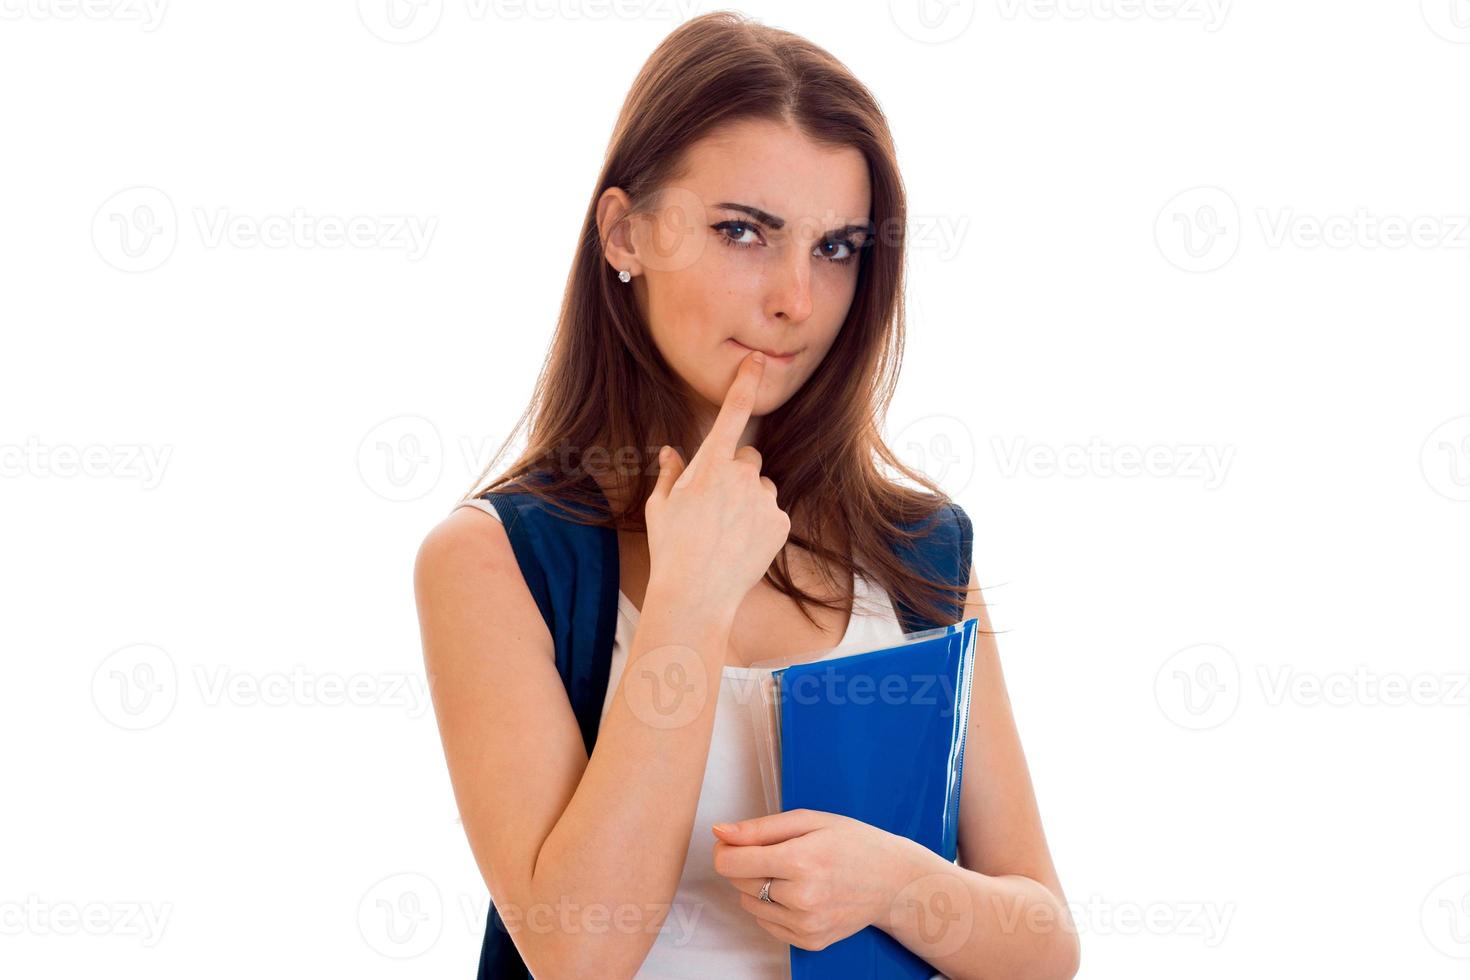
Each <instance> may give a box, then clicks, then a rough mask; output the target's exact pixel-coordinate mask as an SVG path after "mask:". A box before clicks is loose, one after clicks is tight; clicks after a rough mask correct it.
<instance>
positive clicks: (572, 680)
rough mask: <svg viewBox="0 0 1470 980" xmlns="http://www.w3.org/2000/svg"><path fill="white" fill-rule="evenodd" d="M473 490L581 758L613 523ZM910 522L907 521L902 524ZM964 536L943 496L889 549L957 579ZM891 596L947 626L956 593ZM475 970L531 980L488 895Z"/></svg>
mask: <svg viewBox="0 0 1470 980" xmlns="http://www.w3.org/2000/svg"><path fill="white" fill-rule="evenodd" d="M480 496H481V497H483V498H484V499H485V500H488V501H490V503H491V504H493V505H494V506H495V510H496V513H498V514H499V515H500V517H501V519H502V522H503V523H504V525H505V533H506V536H507V537H508V538H509V539H510V545H511V549H512V550H513V551H514V552H515V556H516V562H517V564H519V566H520V570H521V574H522V576H524V578H525V580H526V585H527V586H528V587H529V588H530V591H531V595H532V596H533V597H534V598H535V600H536V606H537V607H538V608H539V609H540V610H541V616H542V618H543V619H545V620H546V628H547V629H548V630H550V632H551V639H552V642H553V643H554V644H555V648H556V669H557V672H558V673H559V674H560V675H561V682H562V685H563V686H564V687H565V688H566V691H567V698H568V699H569V700H570V701H571V704H572V711H573V713H574V714H575V715H576V717H577V724H578V725H579V726H580V728H581V729H582V742H583V744H584V745H585V746H586V748H587V755H588V757H589V758H590V757H591V755H592V747H593V745H594V744H595V743H596V742H597V726H598V723H599V722H600V721H601V720H602V702H603V699H604V698H605V696H606V694H607V684H608V678H609V675H610V674H611V671H612V648H613V634H614V630H615V629H616V627H617V615H618V585H619V571H620V569H619V565H618V536H617V532H616V531H614V530H613V529H612V528H606V527H592V526H589V525H585V524H577V523H576V522H574V521H571V520H567V519H566V518H565V517H562V516H560V515H558V514H557V513H556V512H555V511H554V510H552V509H548V508H547V506H546V505H545V504H543V503H542V502H541V501H540V500H538V499H537V498H536V497H535V496H533V495H531V494H528V493H515V492H510V493H505V492H495V491H492V492H488V493H484V494H481V495H480ZM567 506H568V507H569V508H570V505H567ZM919 526H920V525H919V524H913V525H908V526H907V527H906V530H917V529H918V528H919ZM971 542H972V531H971V526H970V519H969V517H968V516H967V515H966V514H965V512H964V509H963V508H961V507H960V505H959V504H956V503H951V504H949V505H947V506H946V507H944V508H941V509H940V511H939V515H938V519H937V520H936V521H935V522H934V523H933V525H932V526H931V527H930V528H929V529H928V530H927V532H926V533H925V534H924V536H923V537H919V538H916V539H914V540H913V541H903V542H899V543H898V544H897V545H896V547H895V551H894V554H895V555H896V556H898V557H899V559H900V560H901V561H903V563H904V564H905V566H906V567H908V568H910V569H913V570H914V571H915V572H918V573H919V574H924V575H928V576H930V577H932V578H937V579H940V580H942V581H945V582H950V583H952V584H954V585H956V586H959V587H963V586H964V585H966V584H968V582H969V580H970V553H971ZM894 602H895V606H894V611H895V612H896V613H897V614H898V620H899V623H900V624H901V625H902V627H903V631H904V632H905V633H912V632H915V631H917V630H922V629H930V628H933V627H937V626H948V625H950V624H951V623H955V622H958V621H959V619H960V616H961V614H962V613H963V612H964V605H963V603H960V602H955V603H953V604H952V606H951V608H952V609H953V614H952V615H951V616H950V617H949V618H948V619H945V620H941V621H933V620H929V619H926V618H923V617H921V616H920V615H919V614H918V613H917V612H916V611H915V610H914V609H912V608H911V607H910V606H909V605H908V604H907V603H905V602H903V601H901V600H899V599H898V598H897V597H894ZM478 978H479V980H534V978H532V977H531V974H530V971H529V970H528V969H527V968H526V964H525V961H524V960H522V959H521V955H520V952H519V951H518V950H517V949H516V947H515V943H514V942H513V941H512V940H511V938H510V932H509V931H508V929H507V927H506V924H505V920H504V919H502V918H501V917H500V912H499V910H497V909H496V908H495V905H494V902H493V901H492V903H491V905H490V915H489V920H488V922H487V923H486V925H485V940H484V943H483V945H482V946H481V949H480V969H479V973H478Z"/></svg>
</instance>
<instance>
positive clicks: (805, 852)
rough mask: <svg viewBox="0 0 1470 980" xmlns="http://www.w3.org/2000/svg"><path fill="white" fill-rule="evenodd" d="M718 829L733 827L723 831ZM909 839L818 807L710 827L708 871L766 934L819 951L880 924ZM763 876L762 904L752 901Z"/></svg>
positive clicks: (899, 880)
mask: <svg viewBox="0 0 1470 980" xmlns="http://www.w3.org/2000/svg"><path fill="white" fill-rule="evenodd" d="M723 827H730V828H732V829H731V830H729V831H725V830H722V829H721V828H723ZM912 845H913V842H912V841H910V840H908V839H906V838H903V837H899V836H898V835H896V834H890V833H889V832H888V831H886V830H880V829H878V828H877V827H874V826H873V825H872V824H867V823H863V822H862V821H861V820H854V819H852V818H851V817H844V816H842V815H840V814H836V813H826V812H823V811H821V810H787V811H784V812H782V813H775V814H772V815H770V816H767V817H753V818H751V819H749V820H741V821H738V822H737V823H733V824H715V855H714V865H715V871H717V872H718V873H719V874H721V875H724V876H725V877H726V878H727V879H729V881H730V884H732V885H734V886H735V888H737V889H738V890H739V891H740V892H741V895H740V904H741V906H742V907H743V908H744V909H745V910H746V911H747V912H749V913H751V914H752V915H754V916H755V917H756V922H757V923H758V924H759V925H760V927H761V928H762V929H764V930H766V932H769V933H770V934H771V935H773V936H775V937H776V938H778V939H780V940H782V941H783V942H787V943H790V944H791V945H792V946H797V947H800V948H801V949H811V950H817V949H825V948H826V947H828V946H830V945H832V944H833V943H835V942H837V941H838V940H839V939H846V938H847V937H848V936H851V935H852V934H853V933H855V932H858V931H860V930H861V929H863V928H865V927H867V926H870V925H873V924H875V923H879V922H887V921H888V917H889V913H890V908H891V906H892V904H893V901H894V898H895V896H896V895H897V894H898V893H899V891H900V890H901V889H902V888H903V886H904V884H906V882H907V878H906V875H905V872H906V869H907V868H908V867H909V864H908V860H907V857H906V848H907V847H909V846H912ZM767 878H774V879H775V880H774V881H772V882H771V890H770V893H769V894H770V898H771V901H769V902H762V901H761V900H760V899H759V898H757V896H758V895H759V894H760V890H761V886H762V885H764V884H765V882H766V879H767Z"/></svg>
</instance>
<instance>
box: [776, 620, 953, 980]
mask: <svg viewBox="0 0 1470 980" xmlns="http://www.w3.org/2000/svg"><path fill="white" fill-rule="evenodd" d="M978 629H979V620H978V619H968V620H965V621H964V622H962V623H956V624H954V625H952V626H944V627H939V628H937V629H930V630H923V631H921V632H917V633H911V634H906V640H905V642H903V643H901V644H899V645H896V646H892V647H886V648H884V649H881V650H873V651H869V652H866V653H857V654H852V655H849V656H842V657H837V658H835V659H828V660H819V661H816V662H813V663H806V664H798V665H793V666H790V667H783V668H780V669H778V670H775V671H773V672H772V678H773V681H774V684H775V689H776V695H777V711H776V717H777V720H778V728H779V740H780V746H781V759H780V765H781V806H782V808H783V809H787V810H795V809H801V808H806V809H812V810H825V811H827V812H829V813H840V814H843V815H844V816H848V817H852V818H854V819H856V820H861V821H863V822H864V823H869V824H872V825H873V826H875V827H880V828H882V829H883V830H887V831H889V832H890V833H894V834H898V835H901V836H903V837H907V838H909V839H910V840H914V841H918V842H919V843H920V844H923V845H924V846H925V847H927V848H929V849H930V850H931V851H934V852H935V853H937V854H939V855H941V856H943V857H944V858H946V859H947V860H950V861H953V860H955V857H956V853H957V846H958V832H959V827H958V822H959V807H960V775H961V770H962V768H963V766H964V753H965V730H966V728H967V725H968V721H969V716H970V682H971V677H972V676H973V671H974V659H975V637H976V634H977V632H978ZM937 972H938V971H936V970H935V969H934V968H933V967H931V966H930V965H929V964H928V963H926V962H925V961H924V960H923V959H921V958H920V957H918V956H916V955H915V954H914V953H912V952H911V951H909V949H908V948H907V947H905V946H904V945H903V944H902V943H900V942H898V940H896V939H894V938H893V937H892V936H890V935H888V933H886V932H884V931H883V930H882V929H879V928H878V927H877V926H868V927H866V928H865V929H862V930H860V931H858V932H855V933H853V934H852V935H851V936H848V937H847V938H846V939H842V940H840V941H838V942H835V943H833V944H832V945H830V946H828V947H827V948H826V949H822V950H809V949H801V948H800V947H797V946H792V947H791V977H792V980H828V978H842V980H907V978H910V977H912V978H914V980H929V978H931V977H933V976H935V975H937Z"/></svg>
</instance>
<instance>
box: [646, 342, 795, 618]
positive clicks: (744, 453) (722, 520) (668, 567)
mask: <svg viewBox="0 0 1470 980" xmlns="http://www.w3.org/2000/svg"><path fill="white" fill-rule="evenodd" d="M764 373H765V364H764V358H763V357H760V358H758V355H757V354H756V353H754V352H752V353H751V354H747V355H746V357H745V359H744V360H743V361H741V362H740V367H739V369H738V370H737V371H736V372H735V380H734V381H733V382H732V383H731V384H730V388H729V390H728V391H726V392H725V401H724V403H723V404H722V405H721V406H720V412H719V415H718V416H716V418H715V421H714V425H713V426H712V427H711V428H710V431H709V434H708V435H707V436H705V438H704V442H703V443H702V444H701V445H700V447H699V449H698V451H696V452H695V454H694V458H693V459H691V460H690V461H689V463H688V465H685V463H684V460H683V458H682V457H681V456H680V455H679V452H678V450H676V449H674V448H673V447H666V448H665V449H664V450H663V453H662V455H661V457H660V464H659V474H658V484H657V485H656V486H655V487H654V488H653V492H652V493H651V494H650V495H649V497H648V501H647V502H646V504H645V505H644V519H645V521H646V523H647V525H648V554H649V582H650V584H652V583H654V582H658V583H661V585H662V586H663V587H665V588H672V589H675V590H678V591H680V592H682V593H684V594H686V595H690V596H691V598H693V599H695V600H697V601H698V602H700V603H701V604H703V603H712V604H713V606H712V608H715V609H719V610H722V611H725V612H728V613H729V614H730V615H731V616H733V615H734V613H735V610H736V609H738V608H739V607H740V603H741V602H742V601H743V600H744V598H745V594H746V593H747V592H749V591H750V590H751V589H752V588H753V587H754V586H755V585H756V583H758V582H759V581H760V580H761V579H762V578H763V577H764V576H765V574H766V571H767V569H769V568H770V566H771V562H772V561H773V560H775V557H776V555H778V554H780V552H781V549H782V548H783V547H784V546H785V544H786V538H787V535H788V534H790V532H791V519H790V518H789V517H788V516H787V515H786V512H785V511H783V510H781V508H780V507H778V506H776V484H775V483H773V482H771V479H770V478H769V477H766V476H762V475H761V454H760V452H759V451H758V450H756V448H755V447H754V446H739V440H740V436H741V434H742V433H743V432H744V431H745V426H746V423H747V422H748V421H749V419H750V413H751V411H752V409H754V407H755V393H756V388H757V387H759V385H760V381H761V376H762V375H763V374H764ZM737 447H738V448H737Z"/></svg>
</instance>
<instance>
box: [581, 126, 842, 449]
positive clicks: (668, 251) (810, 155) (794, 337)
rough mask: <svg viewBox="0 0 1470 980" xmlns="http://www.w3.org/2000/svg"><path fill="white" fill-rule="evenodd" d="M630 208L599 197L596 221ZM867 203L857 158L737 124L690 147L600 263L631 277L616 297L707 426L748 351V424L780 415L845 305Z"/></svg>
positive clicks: (783, 131) (785, 132)
mask: <svg viewBox="0 0 1470 980" xmlns="http://www.w3.org/2000/svg"><path fill="white" fill-rule="evenodd" d="M626 202H627V196H626V194H624V193H623V191H622V190H621V189H619V188H612V189H610V190H608V191H607V192H606V193H605V194H604V196H603V199H602V201H601V202H600V204H599V211H598V218H599V221H602V220H603V216H604V214H606V215H607V216H608V217H609V218H611V219H613V220H615V219H616V217H617V216H618V215H620V214H621V209H620V208H619V207H618V204H619V203H621V204H622V205H623V207H626ZM869 203H870V199H869V184H868V168H867V163H866V161H865V160H864V159H863V156H862V154H861V153H859V152H858V151H857V150H855V149H852V148H851V147H842V148H837V149H834V148H830V147H822V146H819V145H818V144H816V143H813V142H811V141H810V140H809V139H807V138H806V137H805V136H803V135H801V134H800V133H799V132H797V131H796V130H795V129H793V128H791V127H789V126H786V125H782V124H777V123H772V122H766V121H754V120H746V121H742V122H739V123H734V124H731V125H729V126H727V127H724V128H723V129H721V130H718V131H716V132H714V133H712V134H710V135H709V136H707V137H706V138H705V139H703V140H701V141H700V142H699V143H697V144H695V145H694V146H692V147H691V148H690V150H689V153H688V156H687V160H686V166H685V173H684V174H683V176H681V177H679V178H678V179H677V180H675V181H674V185H673V186H672V187H671V188H668V189H667V190H666V192H665V195H664V197H663V199H662V200H661V201H660V203H659V209H658V211H657V212H655V214H653V215H651V216H646V217H645V216H635V218H634V219H633V220H632V221H631V222H629V223H627V224H626V225H625V226H624V227H625V229H626V231H624V230H622V229H620V230H619V233H618V234H615V235H614V236H613V237H612V239H611V240H610V241H609V244H608V248H607V258H608V261H609V262H610V263H612V265H613V267H614V268H615V269H628V270H630V271H631V272H632V274H633V277H634V278H633V279H632V281H631V282H630V283H629V284H628V286H625V287H622V288H632V289H634V290H635V293H636V298H637V301H638V306H639V309H640V310H641V311H642V313H643V316H644V320H645V322H647V323H648V325H649V329H650V330H651V332H652V334H653V341H654V343H655V344H656V345H657V347H658V349H659V352H660V353H661V354H662V355H663V357H664V360H665V361H667V362H668V363H669V365H670V366H671V367H672V368H673V370H674V371H675V372H676V373H677V374H678V375H679V377H680V379H681V380H682V381H683V382H684V383H685V385H686V386H687V388H688V391H689V393H690V395H691V396H692V397H693V399H694V402H693V407H694V410H695V412H696V414H697V415H698V416H699V417H700V418H701V420H702V421H703V422H704V423H705V425H706V426H707V425H708V423H709V422H710V421H712V420H713V417H714V413H715V412H716V411H717V410H718V407H719V405H720V403H721V402H722V401H723V400H724V397H725V391H726V389H727V388H729V386H730V383H731V382H732V381H733V380H734V378H735V372H736V370H737V369H738V368H739V366H740V362H741V360H742V359H743V358H745V357H746V355H747V354H749V353H750V351H751V350H752V349H758V350H763V351H765V352H766V353H767V355H768V356H767V358H766V367H765V374H764V376H763V378H762V380H761V385H760V390H759V393H758V394H757V396H756V404H755V409H754V412H753V413H752V415H753V416H759V415H763V414H766V413H768V412H770V411H772V410H774V409H776V408H777V407H779V406H780V405H781V404H782V403H783V402H785V401H786V399H788V398H790V397H791V396H792V394H794V393H795V392H796V390H797V389H798V388H800V387H801V385H802V384H803V383H804V382H805V381H806V379H807V378H809V377H810V376H811V375H812V372H814V371H815V370H816V369H817V366H818V365H819V364H821V362H822V359H823V358H824V357H825V356H826V354H827V351H828V349H830V348H831V346H832V343H833V341H834V340H836V338H837V332H838V330H839V329H841V327H842V323H843V321H844V320H845V319H846V317H847V311H848V307H849V306H851V304H852V299H853V294H854V292H855V290H856V286H857V269H858V257H859V253H858V249H859V248H860V247H861V246H862V245H863V244H864V243H865V242H866V241H867V239H868V236H869V234H870V230H871V224H870V222H869V220H868V210H869ZM617 285H621V284H617ZM771 355H782V356H771ZM751 421H752V423H754V422H755V419H754V418H752V420H751ZM753 431H754V429H753V428H752V429H748V430H747V439H746V440H742V441H749V436H750V434H751V433H752V432H753ZM693 448H697V447H691V452H692V450H693Z"/></svg>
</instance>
